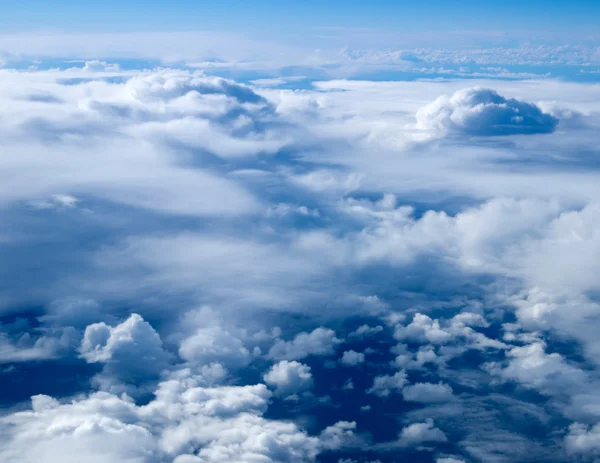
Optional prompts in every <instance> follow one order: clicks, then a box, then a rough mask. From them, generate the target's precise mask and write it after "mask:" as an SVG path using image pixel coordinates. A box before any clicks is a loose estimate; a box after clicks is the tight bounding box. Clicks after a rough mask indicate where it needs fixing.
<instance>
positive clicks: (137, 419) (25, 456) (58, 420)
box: [0, 376, 319, 463]
mask: <svg viewBox="0 0 600 463" xmlns="http://www.w3.org/2000/svg"><path fill="white" fill-rule="evenodd" d="M269 397H270V393H269V391H268V390H267V389H266V387H265V386H264V385H256V386H243V387H222V388H218V389H213V388H204V387H199V386H197V385H196V384H195V379H194V377H190V376H188V377H182V378H179V379H170V380H167V381H165V382H162V383H160V384H159V386H158V389H157V390H156V397H155V399H153V400H152V401H150V402H149V403H148V404H147V405H144V406H136V405H135V404H134V403H133V402H132V401H130V400H128V399H127V398H126V397H117V396H114V395H112V394H109V393H103V392H100V393H95V394H92V395H90V396H89V397H85V398H81V399H78V400H74V401H73V402H71V403H64V404H60V403H59V402H57V401H56V400H54V399H52V398H50V397H47V396H36V397H35V398H34V399H33V407H34V409H33V410H32V411H23V412H17V413H13V414H9V415H6V416H4V417H3V418H2V420H1V422H0V426H1V427H2V429H3V433H2V436H3V437H2V439H0V456H1V457H2V460H3V461H6V462H17V461H19V462H24V463H27V462H33V461H42V462H44V463H46V462H47V463H54V462H56V463H58V462H61V463H62V462H68V461H73V462H74V461H86V462H88V461H89V462H96V461H97V462H101V461H126V462H131V463H133V462H135V463H155V462H159V461H164V460H165V459H169V460H172V459H175V461H202V462H215V463H216V462H226V461H239V462H247V463H250V462H252V461H257V460H260V461H265V462H273V463H274V462H278V461H299V462H300V461H307V462H308V461H313V459H314V457H315V456H316V454H317V453H318V451H319V439H318V438H313V437H309V436H308V435H306V434H305V433H303V432H302V431H300V430H299V429H298V428H297V427H296V426H295V425H294V424H292V423H284V422H277V421H269V420H266V419H264V418H262V416H261V415H262V413H263V412H264V410H265V409H266V406H267V402H268V399H269Z"/></svg>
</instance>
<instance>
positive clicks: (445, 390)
mask: <svg viewBox="0 0 600 463" xmlns="http://www.w3.org/2000/svg"><path fill="white" fill-rule="evenodd" d="M402 395H403V397H404V400H407V401H409V402H421V403H436V402H448V401H449V400H452V399H453V397H454V396H453V394H452V388H451V387H450V386H448V385H447V384H443V383H439V384H432V383H417V384H413V385H410V386H406V387H405V388H404V389H403V390H402Z"/></svg>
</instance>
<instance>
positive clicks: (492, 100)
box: [416, 87, 558, 136]
mask: <svg viewBox="0 0 600 463" xmlns="http://www.w3.org/2000/svg"><path fill="white" fill-rule="evenodd" d="M416 117H417V128H418V129H419V130H424V131H432V132H440V131H441V132H443V133H444V132H449V133H458V134H465V135H478V136H494V135H517V134H536V133H550V132H553V131H554V129H555V128H556V125H557V124H558V119H556V118H555V117H554V116H552V115H550V114H547V113H544V112H542V110H541V109H540V108H539V106H536V105H535V104H532V103H528V102H524V101H519V100H517V99H514V98H505V97H503V96H501V95H499V94H498V93H497V92H496V91H494V90H492V89H487V88H481V87H474V88H467V89H464V90H459V91H457V92H456V93H454V94H453V95H452V96H451V97H447V96H441V97H439V98H438V99H437V100H435V101H434V102H433V103H430V104H428V105H426V106H424V107H423V108H421V109H420V110H419V111H418V112H417V116H416Z"/></svg>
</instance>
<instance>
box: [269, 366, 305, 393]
mask: <svg viewBox="0 0 600 463" xmlns="http://www.w3.org/2000/svg"><path fill="white" fill-rule="evenodd" d="M264 380H265V383H267V384H268V385H269V386H273V387H275V388H276V390H277V392H278V393H280V394H295V393H297V392H303V391H306V390H309V389H311V388H312V386H313V377H312V374H311V371H310V367H309V366H308V365H305V364H303V363H299V362H296V361H295V360H292V361H291V362H289V361H287V360H282V361H281V362H279V363H277V364H275V365H273V366H272V367H271V369H270V370H269V371H268V372H267V373H265V375H264Z"/></svg>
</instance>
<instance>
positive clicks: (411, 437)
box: [398, 419, 448, 447]
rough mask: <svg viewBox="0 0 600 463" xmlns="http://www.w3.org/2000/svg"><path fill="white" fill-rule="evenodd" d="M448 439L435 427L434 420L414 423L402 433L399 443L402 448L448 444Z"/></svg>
mask: <svg viewBox="0 0 600 463" xmlns="http://www.w3.org/2000/svg"><path fill="white" fill-rule="evenodd" d="M447 440H448V438H447V437H446V435H445V434H444V432H443V431H442V430H441V429H438V428H436V427H435V426H434V424H433V420H432V419H428V420H426V421H425V422H423V423H413V424H411V425H409V426H407V427H405V428H404V429H402V432H401V433H400V439H399V441H398V443H399V444H400V445H401V446H405V447H413V446H416V445H419V444H424V443H433V442H446V441H447Z"/></svg>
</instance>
